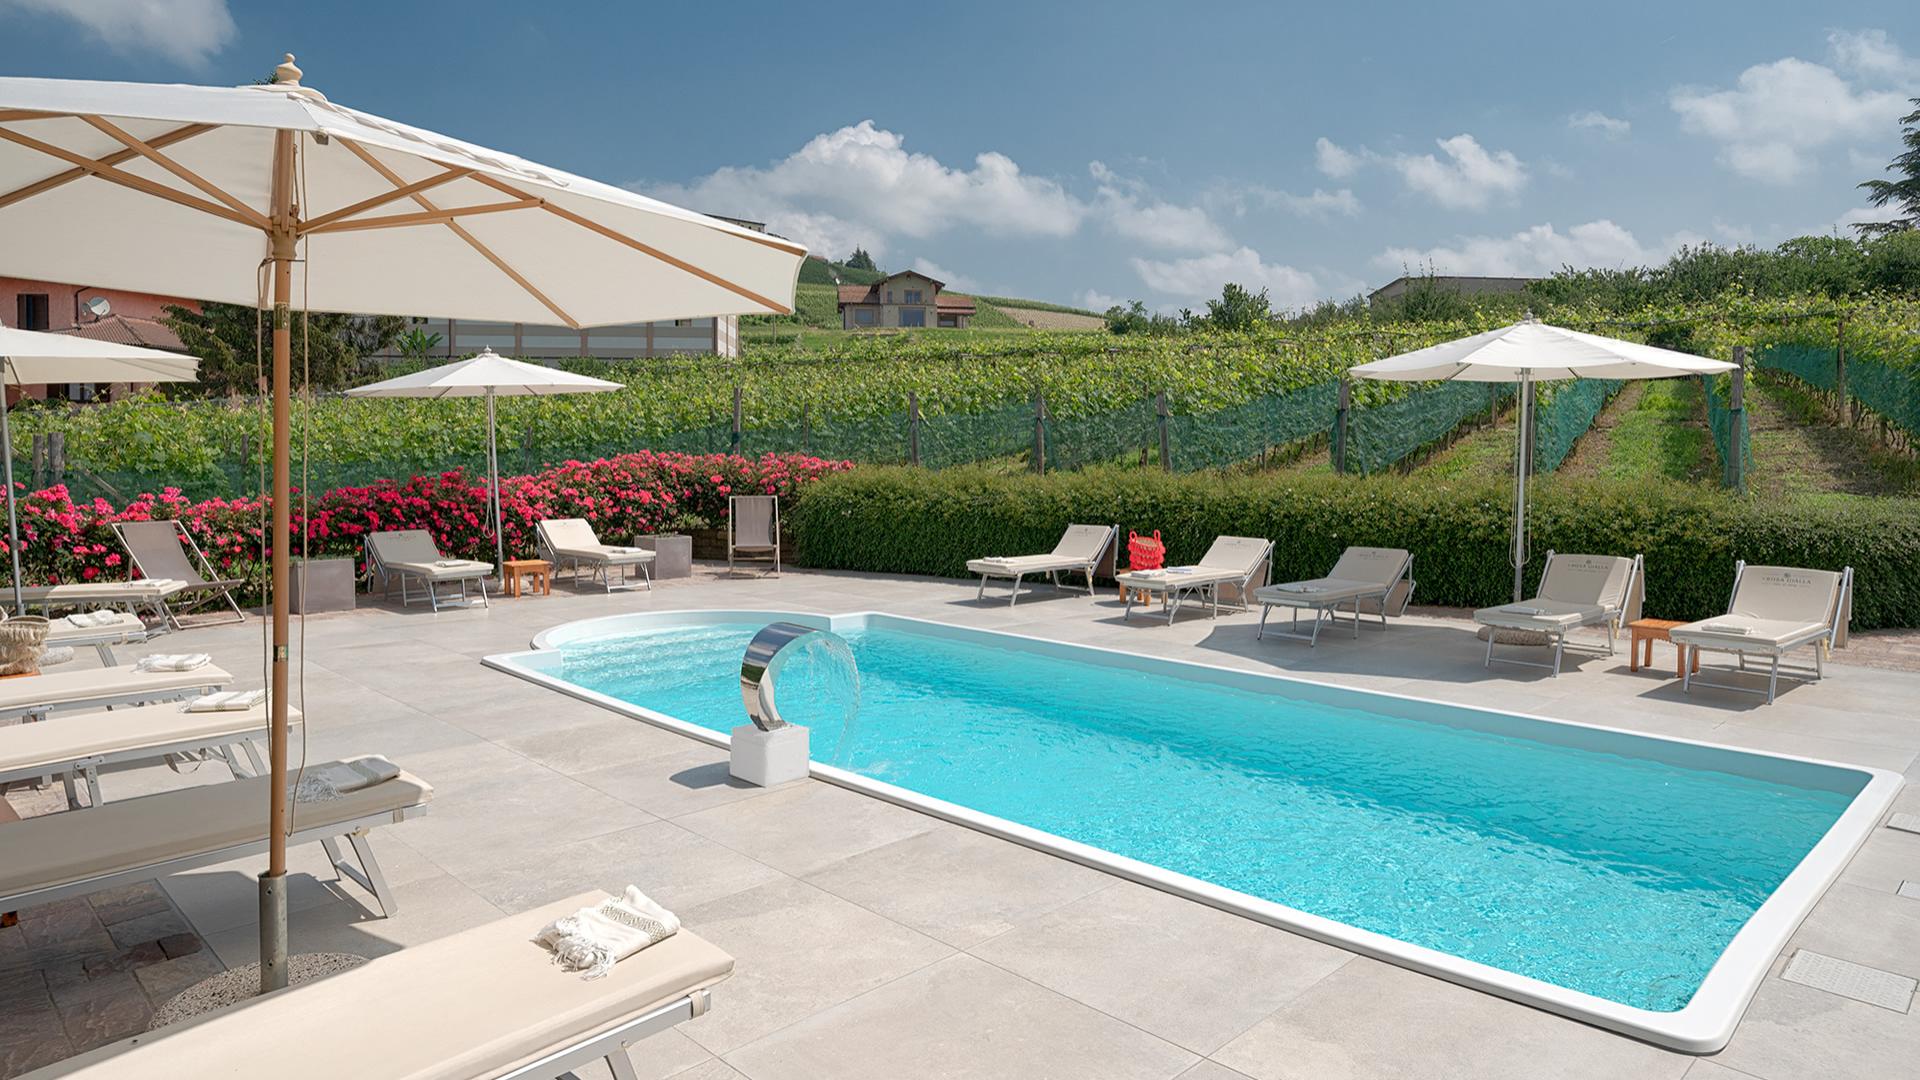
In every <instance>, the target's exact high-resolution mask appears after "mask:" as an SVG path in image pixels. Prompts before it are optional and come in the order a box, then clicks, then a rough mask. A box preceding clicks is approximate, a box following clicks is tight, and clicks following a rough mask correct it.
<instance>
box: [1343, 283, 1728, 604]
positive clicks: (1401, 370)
mask: <svg viewBox="0 0 1920 1080" xmlns="http://www.w3.org/2000/svg"><path fill="white" fill-rule="evenodd" d="M1734 367H1735V365H1733V364H1730V363H1728V362H1726V361H1725V360H1709V359H1707V358H1706V357H1704V356H1694V355H1692V354H1691V353H1683V352H1676V351H1674V350H1672V349H1661V348H1657V347H1655V346H1652V345H1642V344H1640V343H1638V342H1634V341H1621V340H1619V339H1617V338H1610V337H1601V336H1600V335H1598V334H1583V333H1580V332H1579V331H1577V330H1563V329H1561V328H1560V327H1558V326H1549V325H1547V324H1546V323H1543V322H1539V321H1536V320H1535V319H1533V318H1532V317H1531V316H1529V317H1528V318H1527V319H1525V320H1523V321H1521V322H1517V323H1514V324H1513V325H1512V326H1503V327H1501V328H1500V329H1498V330H1489V331H1487V332H1486V333H1484V334H1475V335H1473V336H1472V337H1464V338H1460V339H1459V340H1457V341H1448V342H1443V343H1441V344H1439V345H1429V346H1428V347H1426V348H1424V349H1415V350H1414V351H1412V352H1408V353H1401V354H1400V355H1398V356H1390V357H1387V358H1386V359H1385V360H1375V361H1372V362H1371V363H1366V364H1359V365H1356V366H1355V367H1352V368H1349V369H1348V373H1349V374H1352V375H1357V376H1359V377H1361V378H1363V379H1387V380H1391V381H1396V382H1433V381H1440V382H1448V381H1461V382H1510V383H1515V384H1517V386H1518V390H1519V395H1520V417H1519V420H1520V430H1519V446H1518V448H1517V449H1516V450H1515V452H1514V468H1513V598H1514V599H1515V600H1519V599H1520V598H1521V596H1520V594H1521V589H1522V584H1523V583H1522V580H1521V579H1522V571H1523V570H1524V568H1525V567H1526V564H1527V473H1528V472H1529V471H1530V470H1531V468H1532V456H1533V447H1531V446H1529V445H1528V444H1527V427H1528V423H1529V411H1530V410H1531V409H1532V407H1533V402H1532V398H1533V384H1534V383H1536V382H1550V381H1553V380H1557V379H1666V378H1674V377H1677V376H1681V375H1717V374H1719V373H1721V372H1724V371H1732V370H1733V369H1734Z"/></svg>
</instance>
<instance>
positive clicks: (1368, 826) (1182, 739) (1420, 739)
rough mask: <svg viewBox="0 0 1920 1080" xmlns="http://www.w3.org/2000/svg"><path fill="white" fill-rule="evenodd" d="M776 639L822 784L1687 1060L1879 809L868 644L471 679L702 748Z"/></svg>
mask: <svg viewBox="0 0 1920 1080" xmlns="http://www.w3.org/2000/svg"><path fill="white" fill-rule="evenodd" d="M779 618H787V619H789V620H790V621H798V622H804V623H807V624H808V625H814V626H819V627H821V628H829V627H830V628H831V629H833V630H834V631H835V632H837V633H838V634H840V635H841V636H842V637H843V638H844V639H845V641H846V642H847V644H848V645H849V646H850V648H851V650H852V653H853V656H854V658H855V660H856V662H857V665H858V669H859V676H860V694H859V701H858V711H857V713H856V714H855V715H854V718H853V720H852V722H851V726H848V723H847V714H848V709H847V705H848V700H847V699H848V696H849V687H848V683H847V680H846V679H845V677H844V673H843V672H841V671H839V670H838V669H837V668H836V666H835V665H834V664H832V663H831V662H829V661H828V660H826V659H825V658H824V657H822V656H819V655H814V654H810V655H809V656H807V657H803V658H802V659H801V660H800V661H798V662H796V663H795V664H793V665H790V666H789V667H788V669H787V670H786V671H785V672H783V674H782V681H781V687H782V689H781V694H780V700H781V706H782V711H783V713H785V715H786V717H787V719H789V720H792V721H794V722H796V723H803V724H806V725H808V727H809V728H811V730H812V746H813V757H814V760H815V762H816V769H817V771H820V772H822V773H823V774H826V778H828V779H836V780H839V781H841V782H848V783H851V784H852V785H853V786H856V787H862V788H865V789H867V790H872V791H875V792H876V793H879V794H882V795H885V796H886V797H889V798H896V799H899V800H900V801H903V802H908V803H910V804H914V805H921V806H923V807H925V808H929V809H932V810H934V811H935V812H938V813H943V814H946V815H947V816H949V817H954V818H956V819H958V820H962V821H966V822H967V823H969V824H975V825H983V826H985V827H988V828H990V829H991V830H992V831H995V832H999V833H1001V834H1003V835H1009V836H1012V837H1014V838H1015V839H1019V840H1021V841H1023V842H1028V843H1034V844H1036V846H1042V847H1047V848H1049V849H1052V850H1056V851H1059V852H1061V853H1062V854H1066V855H1069V856H1070V857H1074V858H1078V859H1081V860H1083V861H1087V862H1091V863H1095V864H1098V865H1102V866H1104V867H1107V868H1109V869H1113V870H1117V871H1118V872H1121V873H1124V874H1127V875H1128V876H1132V877H1135V878H1137V879H1140V880H1143V881H1148V882H1150V883H1152V884H1155V885H1160V886H1162V887H1168V888H1172V889H1174V890H1175V891H1179V892H1182V893H1184V894H1186V895H1190V896H1194V897H1196V898H1198V899H1202V900H1205V901H1207V902H1209V903H1215V904H1218V905H1219V906H1223V907H1229V908H1232V909H1234V910H1237V911H1241V912H1243V913H1245V914H1249V915H1253V916H1255V917H1258V918H1262V919H1265V920H1267V921H1269V922H1274V923H1278V924H1280V925H1285V926H1288V927H1289V928H1292V929H1296V930H1301V931H1303V932H1306V933H1309V934H1312V935H1314V936H1317V937H1321V938H1324V939H1326V940H1329V941H1334V942H1336V943H1338V944H1342V945H1344V946H1347V947H1350V948H1355V949H1358V950H1360V951H1365V952H1368V953H1370V954H1373V955H1376V956H1382V957H1384V958H1387V959H1391V960H1394V961H1395V962H1400V963H1405V964H1408V965H1409V966H1413V967H1416V968H1419V969H1421V970H1427V971H1431V972H1433V973H1436V974H1440V975H1443V976H1446V977H1449V978H1454V979H1456V980H1457V981H1462V982H1466V983H1469V984H1470V985H1475V986H1478V987H1480V988H1482V989H1488V990H1492V991H1494V992H1497V993H1502V994H1504V995H1506V996H1509V997H1514V998H1517V999H1519V1000H1524V1001H1528V1002H1530V1003H1532V1004H1536V1005H1543V1006H1544V1007H1547V1008H1552V1009H1555V1010H1556V1011H1560V1012H1563V1013H1567V1014H1569V1015H1575V1016H1579V1017H1580V1018H1582V1019H1587V1020H1590V1021H1593V1022H1597V1023H1602V1024H1604V1025H1606V1026H1609V1027H1613V1028H1615V1029H1617V1030H1623V1031H1627V1032H1629V1033H1631V1034H1635V1035H1638V1036H1640V1037H1643V1038H1649V1039H1652V1040H1654V1041H1658V1042H1662V1043H1665V1044H1667V1045H1672V1046H1675V1047H1678V1048H1683V1049H1690V1050H1696V1051H1700V1050H1711V1049H1717V1048H1718V1047H1719V1045H1721V1044H1724V1042H1725V1041H1726V1039H1727V1038H1728V1037H1729V1036H1730V1034H1731V1031H1732V1027H1733V1024H1734V1023H1735V1022H1736V1021H1737V1019H1738V1016H1739V1014H1740V1012H1741V1011H1742V1010H1744V1007H1745V1004H1746V1001H1747V999H1748V998H1749V997H1750V996H1751V994H1752V991H1753V989H1754V987H1755V986H1756V985H1757V983H1758V980H1759V978H1760V977H1761V976H1762V975H1763V974H1764V972H1765V970H1766V967H1767V964H1768V963H1769V962H1770V961H1771V959H1772V957H1773V956H1774V955H1775V954H1777V952H1778V950H1779V948H1780V947H1781V945H1782V944H1783V943H1784V941H1785V937H1786V935H1787V934H1788V933H1790V932H1791V929H1792V927H1793V925H1795V924H1797V923H1798V921H1799V919H1800V918H1801V917H1803V916H1804V914H1805V911H1806V909H1807V908H1809V907H1811V905H1812V903H1813V901H1814V900H1815V899H1817V898H1818V896H1819V893H1820V892H1821V891H1822V890H1824V888H1825V887H1826V885H1827V884H1828V883H1829V882H1830V881H1831V879H1832V877H1833V876H1834V875H1835V874H1837V872H1838V870H1839V867H1840V865H1841V864H1842V863H1843V862H1844V861H1845V859H1846V857H1847V856H1848V855H1849V854H1850V853H1851V852H1852V850H1853V849H1854V848H1855V847H1856V846H1857V845H1858V843H1859V842H1860V840H1861V839H1862V838H1863V837H1864V835H1865V830H1866V829H1867V828H1870V827H1871V825H1872V822H1873V820H1874V819H1875V818H1877V815H1878V814H1879V812H1880V811H1881V810H1882V809H1884V806H1885V804H1886V802H1887V801H1888V800H1890V799H1891V797H1892V794H1893V791H1894V790H1895V789H1896V788H1897V786H1898V782H1899V780H1898V777H1895V776H1892V775H1891V774H1884V773H1878V772H1876V771H1875V770H1870V769H1865V768H1854V767H1845V766H1836V765H1830V764H1825V763H1819V762H1810V761H1802V760H1796V759H1789V758H1782V757H1776V756H1772V755H1765V754H1756V753H1747V752H1743V751H1735V750H1728V749H1722V748H1715V747H1709V746H1703V745H1699V744H1694V743H1687V742H1681V741H1677V740H1669V739H1659V738H1653V737H1649V736H1643V735H1637V734H1632V733H1626V732H1619V731H1613V730H1609V729H1604V728H1597V727H1590V726H1585V725H1578V724H1568V723H1562V722H1556V721H1550V720H1541V719H1534V718H1528V717H1521V716H1516V715H1513V714H1508V713H1497V712H1491V711H1487V710H1480V709H1472V708H1466V707H1462V706H1457V705H1449V704H1442V703H1437V702H1428V701H1420V700H1416V699H1410V698H1405V697H1399V696H1394V695H1387V694H1379V693H1371V692H1366V691H1358V690H1351V689H1345V688H1338V687H1330V686H1326V685H1323V684H1317V683H1310V682H1305V681H1302V680H1298V679H1288V678H1280V677H1275V676H1267V675H1257V674H1250V673H1245V672H1238V671H1229V670H1226V669H1221V668H1213V667H1209V666H1205V665H1198V664H1188V663H1181V662H1175V661H1165V660H1155V659H1151V658H1147V657H1140V656H1135V655H1131V654H1126V653H1118V652H1113V651H1109V650H1102V649H1093V648H1089V647H1085V646H1075V645H1066V644H1062V643H1057V642H1044V641H1039V640H1036V639H1030V638H1023V637H1018V636H1015V635H1008V634H1000V633H992V632H987V631H978V630H971V629H966V628H961V627H953V626H948V625H944V624H939V623H931V622H924V621H920V620H913V619H903V618H897V617H893V616H886V615H861V616H840V617H836V618H833V619H823V618H820V617H817V616H793V615H782V614H781V613H773V612H757V613H745V612H688V613H660V614H648V615H624V616H615V617H612V618H610V619H595V620H588V621H587V622H584V623H576V624H569V625H568V626H565V627H559V628H556V629H555V630H552V631H549V632H547V634H545V635H543V637H542V639H541V640H540V641H538V642H537V644H539V645H541V646H544V647H543V648H540V649H537V650H536V651H534V652H532V653H521V654H513V655H511V656H507V657H495V658H490V659H489V661H488V662H489V663H490V664H493V665H494V666H497V667H503V668H506V669H507V670H512V671H514V672H516V673H518V674H522V675H525V676H527V677H530V678H535V679H537V680H538V681H542V682H546V683H548V684H550V685H554V686H556V687H557V688H560V689H563V690H566V691H568V692H570V693H575V694H577V695H579V696H584V697H589V698H591V699H594V700H598V701H601V702H603V703H605V704H608V705H610V706H613V707H616V708H622V709H623V710H624V711H628V712H630V713H632V714H634V715H638V716H641V717H643V718H645V719H649V720H653V721H655V722H673V723H674V726H682V727H684V726H689V725H690V726H691V728H692V729H695V730H698V731H701V732H704V733H706V734H708V736H709V737H712V736H714V735H718V736H721V737H724V736H725V734H726V733H727V732H728V731H730V730H731V729H732V728H734V727H736V726H738V725H739V724H741V723H743V722H745V717H744V714H743V712H742V709H741V702H740V688H739V672H740V658H741V654H742V652H743V650H744V648H745V646H746V643H747V641H748V639H750V638H751V637H752V636H753V634H754V633H755V632H756V631H758V630H759V629H760V628H761V627H763V626H765V625H766V624H767V623H768V622H771V621H775V620H776V619H779ZM821 766H826V768H824V769H822V768H820V767H821ZM928 800H934V802H929V801H928ZM1763 914H1764V915H1766V917H1765V918H1763V917H1762V916H1763Z"/></svg>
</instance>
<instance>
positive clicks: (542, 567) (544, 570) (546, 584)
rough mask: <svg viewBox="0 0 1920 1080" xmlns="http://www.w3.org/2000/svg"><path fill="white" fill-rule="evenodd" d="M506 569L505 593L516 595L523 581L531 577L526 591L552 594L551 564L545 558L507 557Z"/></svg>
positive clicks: (546, 594) (518, 593)
mask: <svg viewBox="0 0 1920 1080" xmlns="http://www.w3.org/2000/svg"><path fill="white" fill-rule="evenodd" d="M504 569H505V570H506V578H507V581H506V585H507V595H509V596H513V597H518V596H519V595H520V588H521V585H522V584H523V583H525V582H526V581H527V580H528V579H531V581H532V583H531V584H530V585H528V586H527V588H528V591H530V592H533V593H536V594H539V595H545V596H551V595H553V564H552V563H550V562H548V561H547V560H545V559H508V560H507V561H506V563H505V564H504Z"/></svg>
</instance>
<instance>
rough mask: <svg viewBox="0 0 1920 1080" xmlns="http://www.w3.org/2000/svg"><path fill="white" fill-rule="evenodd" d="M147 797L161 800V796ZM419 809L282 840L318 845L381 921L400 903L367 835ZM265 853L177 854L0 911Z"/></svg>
mask: <svg viewBox="0 0 1920 1080" xmlns="http://www.w3.org/2000/svg"><path fill="white" fill-rule="evenodd" d="M147 797H148V798H165V796H164V795H160V796H147ZM424 805H425V804H422V805H421V806H411V807H401V808H399V809H395V810H382V811H379V812H378V813H373V814H366V815H363V816H361V817H357V818H353V819H350V820H347V821H341V822H335V823H333V824H329V825H314V826H309V827H308V828H305V829H295V830H294V831H293V833H292V834H291V835H289V836H288V837H287V845H288V846H289V847H292V846H294V845H297V844H307V843H313V842H316V841H317V842H318V843H319V844H320V846H321V847H322V848H323V849H324V850H325V851H326V853H327V859H328V860H329V861H331V862H332V863H333V869H334V871H335V872H336V873H338V874H339V875H340V876H341V877H343V878H346V879H348V880H350V881H352V882H353V883H354V884H356V885H359V886H360V887H361V888H363V889H365V890H366V891H367V892H369V893H372V894H373V901H374V907H377V908H378V911H377V912H375V913H376V914H377V915H378V916H379V917H380V918H383V919H384V918H386V917H387V916H389V915H392V914H393V913H394V912H395V911H397V910H399V904H398V903H397V902H396V901H395V900H394V896H393V890H392V889H391V888H389V887H388V886H387V879H386V875H384V874H382V873H381V871H380V863H379V860H377V859H375V858H374V855H373V846H372V845H371V844H370V843H369V842H368V839H367V837H368V834H369V833H371V832H372V831H373V830H374V829H376V828H378V827H379V826H381V825H388V824H397V823H399V822H402V821H405V820H406V819H407V816H408V815H409V814H412V813H416V812H418V811H420V810H421V809H423V808H424ZM85 812H86V811H81V813H85ZM262 831H263V832H264V831H265V830H264V829H263V830H262ZM342 839H344V840H346V841H347V843H348V844H349V845H351V846H352V848H353V854H354V856H355V858H357V859H358V860H359V862H360V866H359V867H354V866H352V865H350V864H349V863H347V861H346V860H345V859H344V858H342V857H341V855H340V847H339V844H338V841H340V840H342ZM265 850H267V838H266V837H265V836H262V837H261V838H260V839H258V840H248V841H246V842H245V843H241V844H234V845H232V846H230V847H224V848H220V849H218V850H215V851H205V852H197V853H195V854H192V855H182V856H179V857H178V858H173V859H165V860H162V861H160V862H157V863H149V864H147V865H145V866H134V867H129V868H127V869H125V870H115V871H113V872H111V873H107V874H99V875H96V876H93V877H87V878H81V879H79V880H77V881H68V882H64V883H62V884H59V885H46V886H42V887H40V888H37V889H28V890H26V891H25V892H18V893H12V894H8V895H0V911H17V910H19V909H21V908H28V907H33V906H35V905H37V904H50V903H52V902H54V901H56V900H64V899H66V898H67V897H70V896H85V895H86V894H88V893H92V892H98V891H100V890H101V889H111V888H115V887H117V886H120V885H131V884H134V883H135V882H140V881H147V880H149V879H152V878H159V877H168V876H171V875H173V874H179V873H184V872H186V871H188V870H198V869H199V868H200V867H203V866H218V865H219V864H221V863H224V862H232V861H233V860H235V859H244V858H248V857H250V856H253V855H258V854H260V853H261V852H263V851H265ZM374 907H370V908H368V910H369V911H374Z"/></svg>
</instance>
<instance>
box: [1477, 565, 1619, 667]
mask: <svg viewBox="0 0 1920 1080" xmlns="http://www.w3.org/2000/svg"><path fill="white" fill-rule="evenodd" d="M1553 557H1554V552H1553V551H1552V550H1549V551H1548V552H1547V561H1546V563H1545V565H1543V566H1541V568H1540V579H1541V580H1542V581H1544V580H1546V577H1547V571H1548V570H1550V569H1552V567H1553ZM1645 573H1646V561H1645V557H1644V556H1641V555H1635V556H1634V557H1633V568H1632V569H1631V570H1629V571H1627V581H1626V586H1625V587H1624V588H1622V589H1621V590H1620V607H1619V608H1618V609H1617V610H1615V611H1610V612H1607V613H1606V614H1605V615H1603V616H1602V617H1601V618H1600V619H1599V620H1598V621H1599V622H1601V623H1605V624H1606V627H1607V655H1608V656H1612V655H1614V652H1613V650H1614V643H1615V640H1616V639H1617V638H1618V637H1619V636H1620V622H1621V620H1622V619H1624V618H1626V613H1627V606H1626V605H1627V599H1628V598H1629V597H1631V596H1632V595H1633V586H1634V582H1635V581H1639V580H1643V577H1644V575H1645ZM1481 625H1482V626H1485V627H1486V629H1487V660H1486V663H1484V664H1482V665H1481V666H1482V667H1488V668H1490V667H1492V666H1493V665H1494V663H1495V662H1496V661H1498V662H1499V663H1502V664H1513V665H1515V666H1517V667H1534V668H1544V669H1546V670H1547V671H1551V672H1553V677H1554V678H1556V679H1557V678H1559V677H1560V660H1561V658H1562V657H1563V656H1565V655H1566V651H1567V633H1568V632H1569V631H1572V630H1578V629H1580V628H1581V627H1583V626H1593V625H1594V621H1592V620H1589V621H1587V622H1578V623H1574V624H1573V625H1572V626H1563V627H1559V628H1557V629H1551V630H1549V629H1547V628H1546V627H1532V626H1528V627H1514V626H1493V625H1490V624H1487V623H1482V624H1481ZM1502 630H1514V631H1517V632H1519V633H1523V634H1526V633H1534V634H1545V635H1546V636H1547V637H1549V638H1551V639H1552V644H1553V663H1551V664H1543V663H1541V662H1540V661H1538V660H1515V659H1514V658H1513V657H1510V656H1495V655H1493V646H1494V643H1495V642H1496V641H1498V640H1499V637H1500V631H1502ZM1517 647H1518V648H1523V649H1537V648H1539V646H1538V645H1521V646H1517Z"/></svg>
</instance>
